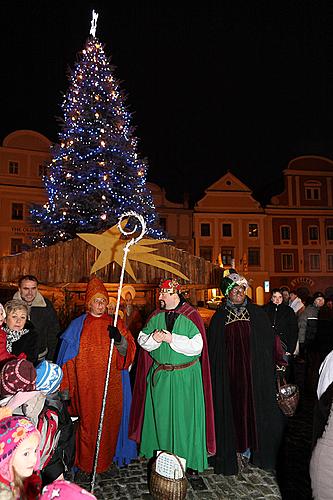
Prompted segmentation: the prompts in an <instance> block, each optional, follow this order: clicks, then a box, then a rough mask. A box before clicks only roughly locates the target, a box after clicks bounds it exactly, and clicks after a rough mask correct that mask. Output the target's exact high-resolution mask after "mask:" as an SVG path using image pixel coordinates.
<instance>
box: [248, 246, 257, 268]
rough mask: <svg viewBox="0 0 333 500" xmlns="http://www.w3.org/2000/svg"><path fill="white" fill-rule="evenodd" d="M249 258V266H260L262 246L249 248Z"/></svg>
mask: <svg viewBox="0 0 333 500" xmlns="http://www.w3.org/2000/svg"><path fill="white" fill-rule="evenodd" d="M247 260H248V265H249V266H260V248H249V249H248V259H247Z"/></svg>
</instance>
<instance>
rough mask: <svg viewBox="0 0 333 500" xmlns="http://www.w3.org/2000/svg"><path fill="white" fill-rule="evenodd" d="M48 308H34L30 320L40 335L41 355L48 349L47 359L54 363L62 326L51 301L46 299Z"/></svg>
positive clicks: (31, 309) (31, 310)
mask: <svg viewBox="0 0 333 500" xmlns="http://www.w3.org/2000/svg"><path fill="white" fill-rule="evenodd" d="M44 300H45V302H46V307H36V306H32V307H31V308H30V318H31V321H32V323H33V324H34V326H35V328H36V330H37V332H38V335H39V351H38V352H39V353H43V352H45V350H46V349H47V350H48V352H47V355H46V359H48V360H50V361H53V360H54V356H55V351H56V348H57V344H58V341H59V338H58V336H59V333H60V325H59V320H58V316H57V313H56V311H55V309H54V307H53V304H52V302H51V301H50V300H48V299H47V298H46V297H44Z"/></svg>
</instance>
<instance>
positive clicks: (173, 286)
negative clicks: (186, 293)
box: [160, 279, 181, 293]
mask: <svg viewBox="0 0 333 500" xmlns="http://www.w3.org/2000/svg"><path fill="white" fill-rule="evenodd" d="M160 291H161V292H164V293H180V292H181V286H180V284H179V283H178V281H177V280H176V279H168V280H162V281H161V283H160Z"/></svg>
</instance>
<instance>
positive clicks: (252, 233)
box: [249, 224, 259, 238]
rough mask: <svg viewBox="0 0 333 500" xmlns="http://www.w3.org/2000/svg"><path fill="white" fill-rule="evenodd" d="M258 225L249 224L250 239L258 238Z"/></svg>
mask: <svg viewBox="0 0 333 500" xmlns="http://www.w3.org/2000/svg"><path fill="white" fill-rule="evenodd" d="M258 234H259V231H258V224H249V238H258Z"/></svg>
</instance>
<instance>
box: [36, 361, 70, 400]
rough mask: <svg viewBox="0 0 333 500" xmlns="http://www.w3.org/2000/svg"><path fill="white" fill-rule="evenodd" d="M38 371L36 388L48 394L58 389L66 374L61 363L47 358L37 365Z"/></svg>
mask: <svg viewBox="0 0 333 500" xmlns="http://www.w3.org/2000/svg"><path fill="white" fill-rule="evenodd" d="M36 372H37V378H36V389H37V390H38V391H42V392H44V393H46V394H52V392H55V391H56V390H57V389H58V387H59V386H60V382H61V381H62V377H63V375H64V374H63V371H62V369H61V368H60V366H59V365H56V364H55V363H51V362H50V361H47V360H46V359H45V360H44V361H41V363H39V365H37V366H36Z"/></svg>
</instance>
